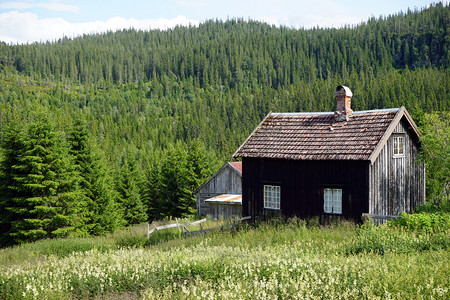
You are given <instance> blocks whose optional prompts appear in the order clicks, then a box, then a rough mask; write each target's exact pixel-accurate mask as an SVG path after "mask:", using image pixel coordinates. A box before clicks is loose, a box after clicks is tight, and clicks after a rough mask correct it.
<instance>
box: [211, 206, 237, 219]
mask: <svg viewBox="0 0 450 300" xmlns="http://www.w3.org/2000/svg"><path fill="white" fill-rule="evenodd" d="M241 213H242V205H241V204H234V203H233V204H229V203H228V204H227V203H209V216H210V217H211V219H213V220H218V219H223V220H225V219H229V218H232V217H240V216H241Z"/></svg>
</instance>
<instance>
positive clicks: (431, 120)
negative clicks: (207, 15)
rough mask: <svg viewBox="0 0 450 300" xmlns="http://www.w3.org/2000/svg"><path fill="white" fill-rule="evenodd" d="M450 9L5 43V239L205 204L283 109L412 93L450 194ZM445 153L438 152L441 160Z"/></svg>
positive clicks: (1, 47) (1, 205)
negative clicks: (234, 158) (307, 24)
mask: <svg viewBox="0 0 450 300" xmlns="http://www.w3.org/2000/svg"><path fill="white" fill-rule="evenodd" d="M449 29H450V8H449V6H448V4H442V3H438V4H434V5H431V6H430V7H429V8H425V9H421V10H414V11H413V10H408V11H405V12H399V13H397V14H395V15H390V16H384V17H379V18H376V17H372V18H371V19H369V20H367V21H366V22H363V23H360V24H358V25H354V26H346V27H342V28H339V29H334V28H312V29H295V28H288V27H276V26H271V25H268V24H265V23H261V22H257V21H253V20H244V19H229V20H209V21H205V22H203V23H202V24H200V25H199V26H198V27H194V26H191V27H175V28H173V29H168V30H150V31H139V30H134V29H127V30H121V31H116V32H107V33H103V34H91V35H84V36H80V37H73V38H68V37H65V38H62V39H59V40H55V41H51V42H40V43H33V44H24V45H19V44H16V45H14V44H6V43H0V143H1V148H0V177H1V178H0V246H8V245H12V244H18V243H23V242H30V241H36V240H38V239H42V238H53V237H66V236H88V235H102V234H105V233H109V232H113V231H114V230H116V229H118V228H122V227H124V226H128V225H133V224H139V223H143V222H148V221H152V220H155V219H162V218H166V217H184V216H187V215H192V214H195V213H196V210H195V195H194V191H195V190H196V189H197V188H198V187H199V186H200V185H201V184H202V183H203V182H204V181H205V180H206V179H207V178H208V177H209V176H211V175H212V174H213V173H214V172H215V171H217V169H218V168H220V166H221V165H222V164H223V163H224V162H226V161H229V160H231V155H232V154H233V153H234V151H235V150H236V149H237V148H238V147H239V145H240V144H242V143H243V142H244V140H245V139H246V138H247V137H248V135H249V134H250V133H251V132H252V131H253V129H254V128H255V127H256V126H257V125H258V124H259V123H260V122H261V120H262V119H263V118H264V116H265V115H267V114H268V113H269V112H271V111H273V112H312V111H333V110H334V109H335V100H334V91H335V88H336V86H337V85H340V84H343V85H346V86H348V87H350V89H351V90H352V91H353V93H354V97H353V99H352V109H353V110H355V111H357V110H371V109H383V108H394V107H400V106H405V107H406V109H407V110H408V111H409V112H410V113H411V115H412V116H413V118H414V120H415V122H416V123H417V124H418V126H419V128H420V129H421V131H422V133H423V135H424V142H426V143H429V147H428V150H429V151H428V152H427V153H425V154H423V159H424V160H425V163H426V164H427V172H428V175H427V176H428V177H427V182H428V185H427V197H428V198H429V200H432V199H438V198H439V197H442V195H447V197H448V193H449V190H450V184H449V164H450V161H449V152H450V150H449V149H450V148H449V146H448V133H449V129H448V128H449V127H450V125H449V124H450V122H449V120H450V115H449V110H450V76H449V75H450V72H449V67H450V30H449ZM436 155H437V156H438V159H436Z"/></svg>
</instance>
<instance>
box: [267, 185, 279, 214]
mask: <svg viewBox="0 0 450 300" xmlns="http://www.w3.org/2000/svg"><path fill="white" fill-rule="evenodd" d="M269 188H270V191H268V190H267V189H269ZM269 192H270V194H269ZM269 197H270V199H268V198H269ZM263 206H264V208H265V209H272V210H281V186H279V185H273V184H264V188H263Z"/></svg>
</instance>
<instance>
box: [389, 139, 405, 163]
mask: <svg viewBox="0 0 450 300" xmlns="http://www.w3.org/2000/svg"><path fill="white" fill-rule="evenodd" d="M392 141H393V145H392V148H393V152H394V158H399V157H405V137H404V135H397V136H394V137H393V139H392ZM400 141H401V148H400ZM400 150H401V152H400ZM396 152H397V153H396Z"/></svg>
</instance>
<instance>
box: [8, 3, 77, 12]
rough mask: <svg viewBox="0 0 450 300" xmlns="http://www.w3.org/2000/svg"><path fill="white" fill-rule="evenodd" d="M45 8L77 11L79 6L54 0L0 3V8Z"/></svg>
mask: <svg viewBox="0 0 450 300" xmlns="http://www.w3.org/2000/svg"><path fill="white" fill-rule="evenodd" d="M32 8H45V9H47V10H51V11H65V12H73V13H78V12H79V8H78V7H77V6H75V5H70V4H63V3H55V2H36V3H35V2H25V1H11V2H4V3H0V9H19V10H21V9H32Z"/></svg>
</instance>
